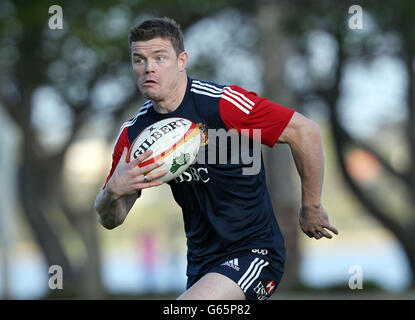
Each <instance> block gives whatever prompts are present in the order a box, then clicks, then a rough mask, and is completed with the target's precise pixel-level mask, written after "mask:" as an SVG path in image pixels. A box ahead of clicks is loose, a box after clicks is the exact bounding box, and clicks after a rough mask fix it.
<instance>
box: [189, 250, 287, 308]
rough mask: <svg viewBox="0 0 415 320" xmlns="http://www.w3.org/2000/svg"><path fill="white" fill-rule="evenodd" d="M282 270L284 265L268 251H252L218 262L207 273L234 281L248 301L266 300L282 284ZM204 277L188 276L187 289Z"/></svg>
mask: <svg viewBox="0 0 415 320" xmlns="http://www.w3.org/2000/svg"><path fill="white" fill-rule="evenodd" d="M280 270H284V266H283V264H282V263H280V262H278V260H276V259H272V258H271V255H270V254H269V252H268V250H267V249H251V250H247V251H242V252H238V253H235V254H232V255H229V256H227V257H224V258H221V259H219V260H217V261H216V262H215V263H214V264H213V265H212V266H211V267H210V269H209V270H208V271H207V272H206V273H210V272H217V273H220V274H223V275H224V276H226V277H228V278H230V279H232V280H233V281H234V282H235V283H236V284H238V286H239V287H240V288H241V289H242V291H243V292H244V294H245V297H246V299H247V300H265V299H268V298H269V297H270V296H271V295H272V294H273V293H274V292H275V289H276V288H277V286H278V284H279V283H280V280H281V278H282V275H283V272H282V271H280ZM206 273H205V274H206ZM202 276H203V275H199V276H188V279H187V288H190V287H191V286H192V285H193V284H195V283H196V282H197V281H198V280H199V279H200V278H201V277H202Z"/></svg>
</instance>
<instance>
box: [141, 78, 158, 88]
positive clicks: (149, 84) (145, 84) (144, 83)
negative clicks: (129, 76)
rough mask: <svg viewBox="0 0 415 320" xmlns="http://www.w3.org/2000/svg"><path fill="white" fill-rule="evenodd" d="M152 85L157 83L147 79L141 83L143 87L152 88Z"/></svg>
mask: <svg viewBox="0 0 415 320" xmlns="http://www.w3.org/2000/svg"><path fill="white" fill-rule="evenodd" d="M154 84H157V81H155V80H152V79H147V80H146V81H144V82H143V86H145V87H147V86H152V85H154Z"/></svg>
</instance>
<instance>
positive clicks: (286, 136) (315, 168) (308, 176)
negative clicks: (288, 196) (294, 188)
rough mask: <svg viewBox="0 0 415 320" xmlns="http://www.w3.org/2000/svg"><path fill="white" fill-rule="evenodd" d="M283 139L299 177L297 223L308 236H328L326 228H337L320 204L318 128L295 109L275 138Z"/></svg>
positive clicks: (321, 163)
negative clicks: (280, 132)
mask: <svg viewBox="0 0 415 320" xmlns="http://www.w3.org/2000/svg"><path fill="white" fill-rule="evenodd" d="M278 142H279V143H287V144H288V145H289V146H290V148H291V152H292V155H293V158H294V162H295V165H296V167H297V171H298V174H299V175H300V179H301V187H302V190H301V191H302V192H301V197H302V207H301V209H300V216H299V221H300V226H301V229H302V230H303V232H304V233H305V234H307V235H308V236H309V237H310V238H311V237H315V238H316V239H320V238H322V237H323V236H324V237H326V238H330V239H331V238H332V235H331V234H330V233H329V232H328V231H327V230H326V229H328V230H330V231H332V232H334V233H335V234H338V231H337V229H336V228H335V227H334V226H332V225H331V224H330V223H329V219H328V215H327V212H326V210H325V209H324V208H323V206H322V204H321V192H322V188H323V176H324V155H323V147H322V143H321V134H320V128H319V127H318V125H317V124H316V123H314V122H313V121H311V120H309V119H307V118H306V117H304V116H302V115H301V114H299V113H297V112H295V113H294V115H293V116H292V118H291V120H290V122H289V123H288V125H287V127H286V128H285V129H284V131H283V133H282V134H281V136H280V137H279V139H278Z"/></svg>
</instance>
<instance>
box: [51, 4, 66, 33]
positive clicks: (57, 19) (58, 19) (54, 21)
mask: <svg viewBox="0 0 415 320" xmlns="http://www.w3.org/2000/svg"><path fill="white" fill-rule="evenodd" d="M48 12H49V13H50V14H52V16H51V17H50V18H49V22H48V26H49V29H51V30H56V29H59V30H60V29H63V10H62V7H61V6H58V5H56V4H54V5H53V6H50V7H49V10H48Z"/></svg>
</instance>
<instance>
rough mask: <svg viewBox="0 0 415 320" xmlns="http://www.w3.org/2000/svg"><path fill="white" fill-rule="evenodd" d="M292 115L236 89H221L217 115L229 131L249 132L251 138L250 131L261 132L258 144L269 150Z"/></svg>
mask: <svg viewBox="0 0 415 320" xmlns="http://www.w3.org/2000/svg"><path fill="white" fill-rule="evenodd" d="M294 112H295V110H294V109H290V108H286V107H284V106H281V105H279V104H277V103H275V102H272V101H270V100H268V99H266V98H262V97H259V96H258V95H257V94H256V93H255V92H250V91H246V90H244V89H243V88H241V87H238V86H230V87H226V88H224V90H223V93H222V95H221V97H220V99H219V113H220V116H221V118H222V121H223V122H224V123H225V125H226V127H227V129H228V130H229V129H232V128H235V129H237V130H238V131H239V132H241V130H242V129H249V134H250V138H252V133H253V131H252V129H261V142H262V143H263V144H266V145H268V146H270V147H272V146H274V144H275V143H276V142H277V141H278V138H279V137H280V135H281V133H282V132H283V131H284V129H285V127H286V126H287V124H288V122H289V121H290V120H291V117H292V116H293V114H294Z"/></svg>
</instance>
